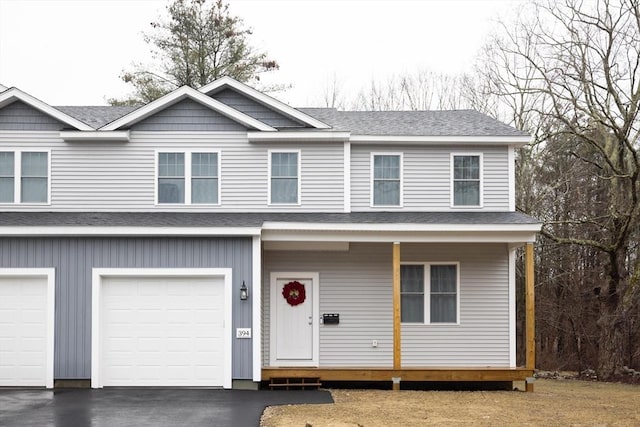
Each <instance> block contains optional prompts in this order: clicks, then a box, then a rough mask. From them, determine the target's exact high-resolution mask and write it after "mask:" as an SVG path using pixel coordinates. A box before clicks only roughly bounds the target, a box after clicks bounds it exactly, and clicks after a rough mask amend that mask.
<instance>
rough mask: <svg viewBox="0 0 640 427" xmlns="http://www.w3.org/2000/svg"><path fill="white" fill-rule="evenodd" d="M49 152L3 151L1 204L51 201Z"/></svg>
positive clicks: (0, 174) (0, 154) (0, 177)
mask: <svg viewBox="0 0 640 427" xmlns="http://www.w3.org/2000/svg"><path fill="white" fill-rule="evenodd" d="M49 181H50V177H49V152H48V151H20V150H16V151H2V152H0V203H24V204H46V203H48V202H49Z"/></svg>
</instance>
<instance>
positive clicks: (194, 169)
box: [191, 153, 218, 204]
mask: <svg viewBox="0 0 640 427" xmlns="http://www.w3.org/2000/svg"><path fill="white" fill-rule="evenodd" d="M191 203H193V204H200V203H206V204H217V203H218V153H192V154H191Z"/></svg>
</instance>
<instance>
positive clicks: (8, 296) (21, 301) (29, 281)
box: [0, 270, 53, 387]
mask: <svg viewBox="0 0 640 427" xmlns="http://www.w3.org/2000/svg"><path fill="white" fill-rule="evenodd" d="M52 275H53V272H51V276H49V275H36V276H34V275H27V274H20V273H19V272H18V270H15V271H7V270H3V272H0V386H18V387H31V386H39V387H52V386H53V301H52V298H53V277H52ZM49 282H51V283H50V284H49ZM50 287H51V289H50ZM50 299H51V300H50Z"/></svg>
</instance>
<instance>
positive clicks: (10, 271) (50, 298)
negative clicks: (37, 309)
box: [0, 268, 56, 388]
mask: <svg viewBox="0 0 640 427" xmlns="http://www.w3.org/2000/svg"><path fill="white" fill-rule="evenodd" d="M2 277H42V278H46V279H47V302H46V305H47V308H46V317H47V320H46V322H47V332H46V334H47V335H46V350H45V359H46V361H45V363H46V366H45V372H46V374H45V387H46V388H53V362H54V350H55V348H54V334H55V300H56V298H55V293H56V285H55V277H56V270H55V268H0V278H2Z"/></svg>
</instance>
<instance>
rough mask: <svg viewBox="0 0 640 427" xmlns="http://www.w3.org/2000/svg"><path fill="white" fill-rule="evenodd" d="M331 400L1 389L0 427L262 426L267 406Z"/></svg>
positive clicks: (289, 394)
mask: <svg viewBox="0 0 640 427" xmlns="http://www.w3.org/2000/svg"><path fill="white" fill-rule="evenodd" d="M298 403H333V399H332V398H331V394H330V393H329V392H327V391H284V390H282V391H281V390H278V391H268V390H261V391H252V390H190V389H103V390H78V389H67V390H54V391H47V390H0V426H65V427H71V426H105V427H106V426H109V427H116V426H158V427H160V426H216V427H226V426H233V427H245V426H246V427H251V426H258V425H259V423H260V416H261V415H262V412H263V411H264V408H265V407H267V406H272V405H286V404H298Z"/></svg>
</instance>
